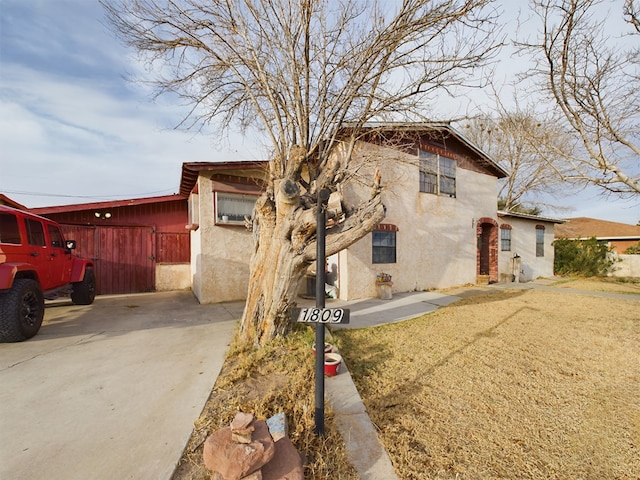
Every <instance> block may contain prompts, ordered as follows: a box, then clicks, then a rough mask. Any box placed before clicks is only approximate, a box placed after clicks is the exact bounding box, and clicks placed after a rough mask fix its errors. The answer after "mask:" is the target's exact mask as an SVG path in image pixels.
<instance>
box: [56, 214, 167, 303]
mask: <svg viewBox="0 0 640 480" xmlns="http://www.w3.org/2000/svg"><path fill="white" fill-rule="evenodd" d="M62 230H63V232H64V235H65V238H67V239H72V240H75V241H76V245H77V248H76V254H77V255H79V256H81V257H85V258H91V259H93V261H94V263H95V266H96V267H95V268H96V293H97V294H98V295H108V294H117V293H139V292H151V291H153V290H155V262H156V259H155V256H154V254H155V238H156V235H155V231H154V229H153V227H114V226H104V227H102V226H99V227H96V226H84V225H62Z"/></svg>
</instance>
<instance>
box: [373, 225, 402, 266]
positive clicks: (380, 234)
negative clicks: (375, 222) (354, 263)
mask: <svg viewBox="0 0 640 480" xmlns="http://www.w3.org/2000/svg"><path fill="white" fill-rule="evenodd" d="M371 233H372V234H373V249H372V263H396V232H387V231H373V232H371Z"/></svg>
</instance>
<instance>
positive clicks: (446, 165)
mask: <svg viewBox="0 0 640 480" xmlns="http://www.w3.org/2000/svg"><path fill="white" fill-rule="evenodd" d="M418 157H419V158H420V191H421V192H424V193H433V194H435V195H448V196H450V197H455V196H456V161H455V160H453V159H452V158H447V157H443V156H441V155H436V154H434V153H429V152H426V151H424V150H418Z"/></svg>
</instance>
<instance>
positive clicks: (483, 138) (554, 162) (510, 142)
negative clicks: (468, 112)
mask: <svg viewBox="0 0 640 480" xmlns="http://www.w3.org/2000/svg"><path fill="white" fill-rule="evenodd" d="M514 100H515V103H514V106H513V107H506V106H505V105H504V103H503V102H502V101H501V100H500V98H499V95H498V94H497V93H495V94H494V101H495V108H494V109H493V111H492V112H491V113H483V114H480V115H477V116H475V117H473V118H471V119H469V121H467V122H466V124H465V125H464V131H465V135H466V136H467V137H468V138H469V139H470V140H471V141H473V142H474V143H475V144H476V145H478V146H479V147H480V148H481V149H482V150H484V151H485V152H487V153H488V154H489V155H490V156H491V157H492V158H494V159H496V161H497V162H498V163H499V164H500V166H501V167H502V168H504V169H505V170H506V171H507V172H509V175H508V176H507V177H506V178H504V179H503V180H501V181H500V190H499V192H498V200H499V207H500V208H501V209H504V210H507V211H516V212H518V211H520V212H526V211H534V210H540V209H541V208H542V207H546V208H550V209H558V207H557V206H554V205H551V204H549V203H548V199H549V197H557V196H561V195H562V194H563V193H566V192H567V188H568V184H567V181H566V180H565V179H566V177H567V176H570V175H571V171H570V165H569V164H568V163H567V162H566V161H565V160H564V158H565V157H566V155H567V154H568V152H573V151H574V150H575V143H576V142H575V140H574V139H573V138H572V136H571V135H569V134H568V133H567V132H565V131H563V130H562V129H561V127H560V126H559V124H558V122H556V121H555V119H553V118H549V117H548V116H544V115H543V114H541V113H540V112H536V109H535V108H534V106H529V107H521V106H520V104H519V101H518V94H517V92H516V93H514Z"/></svg>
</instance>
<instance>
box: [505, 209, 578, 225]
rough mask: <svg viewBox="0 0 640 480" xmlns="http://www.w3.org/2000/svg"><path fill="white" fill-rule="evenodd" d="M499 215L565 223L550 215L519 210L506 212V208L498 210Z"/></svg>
mask: <svg viewBox="0 0 640 480" xmlns="http://www.w3.org/2000/svg"><path fill="white" fill-rule="evenodd" d="M498 216H499V217H516V218H524V219H526V220H537V221H539V222H550V223H565V222H566V220H562V219H559V218H550V217H541V216H540V215H531V214H529V213H519V212H508V211H506V210H498Z"/></svg>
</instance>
